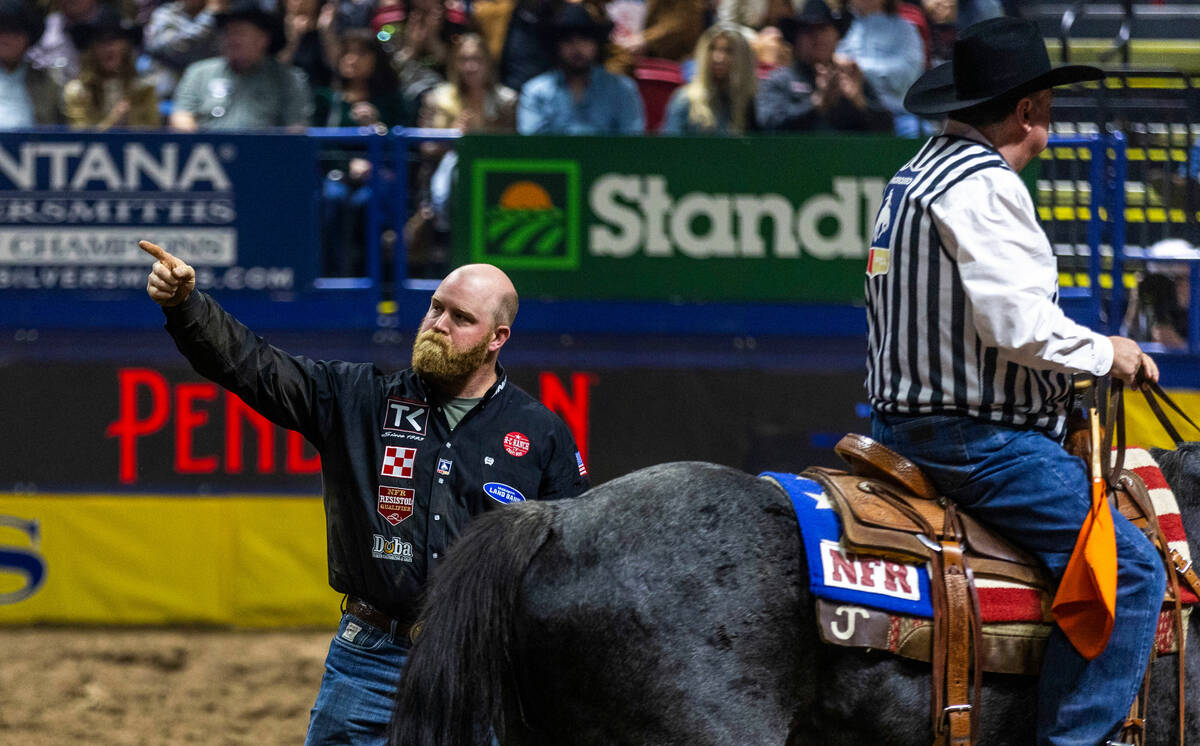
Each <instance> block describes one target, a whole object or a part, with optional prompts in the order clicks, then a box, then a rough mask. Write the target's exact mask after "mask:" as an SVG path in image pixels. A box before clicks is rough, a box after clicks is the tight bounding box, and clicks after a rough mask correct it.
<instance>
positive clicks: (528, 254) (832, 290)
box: [0, 130, 1200, 627]
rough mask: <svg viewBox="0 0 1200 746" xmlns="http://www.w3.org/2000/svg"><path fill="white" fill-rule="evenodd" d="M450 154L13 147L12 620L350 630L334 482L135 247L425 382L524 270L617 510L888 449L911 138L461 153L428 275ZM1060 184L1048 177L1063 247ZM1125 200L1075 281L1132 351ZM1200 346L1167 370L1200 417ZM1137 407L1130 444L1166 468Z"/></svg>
mask: <svg viewBox="0 0 1200 746" xmlns="http://www.w3.org/2000/svg"><path fill="white" fill-rule="evenodd" d="M450 136H452V135H448V134H445V133H441V134H439V133H436V132H430V131H405V130H396V131H394V132H391V133H388V134H386V135H380V134H377V133H376V134H370V133H361V132H358V131H357V130H333V131H331V130H313V131H310V132H309V133H307V134H288V135H284V134H279V135H258V134H256V135H250V134H245V135H239V134H229V135H194V136H192V135H181V134H137V135H133V134H121V133H79V132H65V131H37V132H11V133H4V134H0V401H2V402H3V406H2V410H3V414H4V417H3V421H4V427H3V428H0V623H2V624H9V625H21V624H29V623H43V622H49V623H87V624H107V625H124V624H129V625H144V624H179V623H199V624H211V625H231V624H237V625H240V626H251V627H264V626H313V625H318V626H332V625H333V624H335V623H336V621H337V609H338V599H337V597H336V595H335V594H334V592H333V591H332V590H330V588H329V587H328V585H327V584H326V570H325V566H326V565H325V556H324V553H325V539H324V519H323V513H322V506H321V500H320V460H319V457H318V456H317V454H316V453H315V451H314V449H313V448H312V447H311V446H310V445H309V444H308V443H306V442H305V441H304V440H303V438H301V437H300V435H299V434H297V433H295V432H290V431H284V430H282V429H280V428H278V427H277V426H275V425H272V424H270V423H268V422H267V421H266V420H264V419H263V418H262V417H261V416H259V415H258V414H256V413H255V412H253V411H252V410H250V409H249V408H248V407H247V406H246V405H245V404H244V403H243V402H242V401H241V400H239V399H238V398H237V397H236V396H234V395H232V394H230V393H227V392H225V391H224V390H222V389H220V388H219V387H217V386H216V385H215V384H213V383H211V382H208V381H206V380H204V379H202V378H200V377H199V376H198V375H197V374H195V373H194V372H192V371H191V369H190V368H189V367H188V366H187V365H186V363H185V362H184V361H183V359H182V357H181V356H180V355H179V354H178V353H177V352H176V350H175V349H174V345H173V344H172V342H171V340H170V338H169V337H168V336H167V334H166V333H165V332H164V331H163V330H162V323H163V318H162V314H161V312H160V311H159V309H158V308H157V307H156V306H155V304H154V303H153V302H151V301H150V300H149V299H148V298H147V297H146V295H145V290H144V287H145V280H146V273H147V270H148V267H149V262H148V261H147V258H146V256H145V255H144V254H143V253H142V252H140V251H139V249H138V248H137V241H138V240H139V239H148V240H151V241H154V242H156V243H158V244H160V245H162V246H164V247H166V248H167V249H168V250H169V251H171V252H173V253H175V254H177V255H179V256H180V257H182V258H183V259H185V260H186V261H188V262H190V263H191V264H193V265H194V266H195V267H196V268H197V271H198V276H199V279H198V282H199V285H200V287H201V288H202V289H205V290H207V291H208V292H211V293H212V294H213V296H214V297H216V298H217V299H218V300H219V301H220V302H221V303H222V305H224V306H225V307H226V308H228V309H230V310H231V311H232V312H233V313H234V314H235V315H237V316H238V317H239V318H240V319H242V320H243V321H244V322H245V323H247V325H248V326H250V327H251V328H252V329H254V330H255V331H256V332H258V333H259V334H261V335H262V336H264V337H265V338H266V339H268V340H269V341H271V342H272V343H273V344H275V345H277V346H279V347H282V348H283V349H286V350H288V351H289V352H293V353H299V354H305V355H309V356H312V357H316V358H324V359H334V358H338V359H347V360H371V361H375V362H376V363H377V364H378V365H379V367H381V368H384V369H390V368H402V367H406V366H407V365H408V362H409V353H410V349H411V344H412V338H413V333H414V331H415V329H416V327H417V324H418V322H419V320H420V317H421V315H422V313H423V312H424V309H425V306H426V304H427V303H428V299H429V295H430V293H431V291H432V289H433V287H435V285H436V279H437V278H438V277H440V276H441V274H442V273H444V272H445V271H446V268H447V267H449V266H452V265H455V264H462V263H466V262H491V263H494V264H496V265H498V266H500V267H501V268H503V269H504V270H505V271H507V272H508V273H509V274H510V276H511V277H512V278H513V280H514V282H515V284H516V286H517V288H518V290H519V292H520V293H521V310H520V313H519V315H518V318H517V321H516V324H515V326H514V334H513V337H512V340H511V342H510V343H509V344H508V345H507V346H506V347H505V349H504V352H503V354H502V355H501V362H502V363H503V364H504V365H505V366H506V367H507V369H508V370H509V373H510V375H511V377H512V379H513V380H514V381H515V382H516V383H517V384H518V385H520V386H521V387H522V388H524V389H525V390H527V391H529V392H530V393H531V394H533V395H535V396H538V397H540V398H541V400H542V401H543V402H544V403H545V404H546V405H547V406H548V407H549V408H550V409H552V410H553V411H555V412H557V413H558V414H559V415H560V416H562V418H563V420H564V421H565V422H566V423H567V425H568V426H569V427H570V428H571V430H572V432H573V434H574V436H575V440H576V442H577V443H578V444H579V446H580V451H581V454H582V456H583V459H584V462H585V468H586V469H587V470H588V471H589V472H590V475H591V478H592V480H593V483H594V484H598V483H602V482H604V481H606V480H608V479H611V478H613V477H615V476H618V475H621V474H624V473H627V472H629V471H631V470H634V469H636V468H639V467H643V466H647V465H650V464H654V463H659V462H664V461H672V460H693V459H694V460H707V461H713V462H718V463H723V464H728V465H731V466H734V467H737V468H740V469H744V470H746V471H749V472H752V473H753V472H758V471H762V470H767V469H770V470H776V471H786V470H799V469H802V468H804V467H805V466H808V465H820V464H823V465H835V462H836V457H835V456H833V454H832V450H831V449H832V446H833V444H834V443H835V442H836V441H837V440H838V439H839V438H840V437H841V435H842V434H844V433H846V432H851V431H858V432H864V431H867V430H868V429H869V424H868V422H867V421H866V419H865V418H866V415H867V405H866V402H865V395H864V391H863V386H862V380H863V376H864V368H865V363H864V354H865V341H864V332H865V319H864V318H863V311H862V288H863V277H864V269H865V262H866V247H867V245H868V243H869V240H870V235H871V232H872V230H873V226H874V221H875V215H876V212H877V211H878V208H879V206H880V202H881V197H882V194H883V188H884V185H885V183H886V181H887V179H888V178H889V177H890V175H891V174H892V173H894V171H895V170H896V169H897V167H898V166H899V165H901V164H902V163H903V162H904V160H905V159H906V158H907V157H908V155H909V154H910V153H911V151H912V146H913V143H912V141H911V140H899V139H894V138H890V137H850V136H844V137H820V136H794V137H786V138H784V137H780V138H772V137H760V138H753V139H749V138H729V139H721V140H718V141H714V140H711V139H688V138H665V137H658V138H630V139H620V138H590V137H579V138H556V137H546V138H536V139H534V138H520V137H503V136H495V137H487V136H471V137H467V138H463V139H462V140H460V141H459V142H458V143H457V144H456V145H457V148H456V149H457V154H458V156H457V157H458V174H457V182H456V185H455V189H454V198H453V201H452V204H451V210H450V215H451V225H450V231H449V239H448V240H449V249H448V253H447V254H446V255H445V256H444V257H443V259H442V263H441V264H440V265H439V264H438V263H437V261H433V262H425V263H423V264H420V265H419V266H418V262H417V261H415V255H414V257H410V256H409V253H408V251H407V247H406V238H407V237H406V235H405V231H404V230H403V227H404V225H405V223H406V222H407V221H408V220H409V217H410V215H411V213H412V204H411V203H412V199H411V196H410V192H411V190H410V189H409V183H410V180H411V177H412V174H411V173H409V170H410V169H409V153H410V147H411V146H412V145H413V144H414V143H416V142H417V141H418V140H420V139H422V138H431V137H450ZM1113 145H1114V143H1112V142H1099V143H1098V145H1097V147H1092V146H1091V145H1089V143H1087V142H1083V141H1080V142H1075V141H1067V140H1063V141H1062V142H1060V143H1059V146H1058V147H1057V148H1052V149H1051V151H1050V153H1051V156H1052V157H1062V156H1063V155H1064V153H1065V154H1067V155H1071V154H1077V155H1078V160H1080V161H1081V162H1082V161H1086V160H1087V159H1088V155H1087V154H1093V155H1095V156H1096V157H1099V158H1106V157H1111V156H1112V155H1113V153H1114V152H1116V151H1117V150H1119V148H1115V147H1113ZM1056 151H1057V155H1055V153H1056ZM331 153H333V155H331ZM347 153H351V154H358V155H362V156H364V157H367V158H368V159H370V160H371V161H372V164H373V166H374V168H373V172H372V182H371V184H372V187H373V188H374V192H373V194H372V195H371V197H370V199H369V201H368V204H367V205H366V209H365V212H363V213H361V214H360V215H359V218H360V219H361V220H362V221H363V225H364V226H365V230H364V231H363V233H365V234H366V235H365V237H363V238H362V244H361V246H358V247H357V250H358V251H359V252H360V254H361V261H360V262H359V263H358V265H357V267H356V268H355V271H353V272H351V273H350V274H346V273H344V272H343V273H342V274H339V275H337V276H323V274H322V272H323V268H327V267H329V266H331V264H336V262H333V263H331V262H328V261H323V252H326V254H327V253H328V252H329V251H331V250H333V249H331V247H329V246H327V245H324V246H323V245H322V225H321V224H320V215H321V214H322V207H323V203H322V193H323V190H322V184H323V182H324V180H326V179H328V178H329V173H330V171H329V160H330V158H337V157H344V156H345V155H346V154H347ZM1052 166H1053V164H1050V163H1047V162H1045V161H1043V162H1042V163H1040V164H1034V167H1031V169H1030V170H1029V173H1027V174H1025V175H1026V176H1027V177H1028V179H1029V184H1030V187H1031V190H1032V191H1033V192H1034V194H1035V197H1036V198H1037V199H1038V202H1039V205H1040V206H1044V209H1043V217H1044V218H1046V217H1049V218H1061V217H1062V215H1061V214H1060V212H1061V211H1060V212H1055V208H1056V207H1058V206H1060V205H1059V204H1058V203H1056V202H1054V200H1055V194H1054V189H1053V188H1050V189H1047V188H1046V184H1050V185H1051V187H1053V186H1054V185H1055V184H1057V182H1051V181H1048V180H1047V179H1045V178H1043V177H1044V175H1045V174H1042V173H1039V172H1038V168H1039V167H1040V168H1042V169H1046V168H1050V167H1052ZM1112 174H1113V171H1112V170H1111V169H1110V170H1109V171H1107V172H1105V173H1102V174H1100V176H1101V178H1104V179H1109V180H1110V181H1111V179H1112V178H1113V177H1112ZM1082 178H1083V179H1086V178H1088V177H1087V175H1086V174H1085V175H1084V176H1083V177H1082ZM1122 186H1123V185H1120V184H1118V185H1117V188H1118V189H1120V188H1121V187H1122ZM1103 189H1104V186H1103V185H1102V184H1099V185H1096V186H1094V187H1093V188H1092V191H1091V195H1092V197H1091V199H1092V200H1093V202H1094V203H1095V204H1094V205H1093V206H1094V207H1095V208H1096V209H1095V213H1096V215H1095V219H1096V221H1098V222H1097V224H1096V225H1093V226H1092V228H1093V229H1094V230H1093V232H1092V233H1090V234H1089V235H1091V236H1092V238H1093V239H1094V240H1093V241H1092V244H1091V246H1092V251H1091V252H1090V255H1088V253H1087V251H1086V249H1087V246H1086V245H1084V246H1082V249H1081V245H1082V244H1084V243H1085V242H1084V241H1080V242H1079V244H1075V245H1072V246H1070V247H1068V248H1069V250H1067V251H1064V252H1063V253H1064V258H1063V263H1064V264H1063V283H1062V284H1063V285H1064V288H1063V297H1064V305H1065V306H1066V307H1067V308H1068V310H1069V312H1070V313H1072V315H1074V316H1076V317H1077V318H1079V319H1080V320H1081V321H1085V322H1088V323H1093V324H1098V325H1100V326H1107V327H1108V328H1110V329H1111V330H1112V331H1111V332H1110V333H1115V331H1117V329H1118V327H1119V325H1120V324H1121V323H1122V319H1123V318H1125V316H1126V315H1127V314H1124V313H1122V312H1121V310H1120V309H1116V310H1114V308H1115V304H1116V302H1118V301H1121V302H1128V301H1127V300H1126V299H1125V298H1124V297H1123V296H1122V294H1121V290H1122V289H1125V288H1127V287H1128V286H1129V285H1130V283H1131V282H1136V277H1135V275H1136V273H1137V272H1139V271H1141V269H1140V265H1138V264H1137V263H1136V261H1135V260H1134V259H1130V256H1133V255H1134V252H1133V251H1132V247H1131V249H1130V252H1129V253H1128V254H1129V255H1128V256H1127V255H1126V254H1125V253H1124V251H1125V247H1124V246H1123V242H1124V236H1123V232H1122V231H1120V230H1118V228H1119V227H1118V226H1116V222H1117V221H1118V220H1119V219H1120V212H1121V210H1119V209H1115V208H1114V207H1113V206H1112V205H1105V206H1104V207H1105V208H1107V209H1102V204H1103V203H1102V202H1101V200H1100V195H1101V194H1102V192H1103ZM1121 191H1122V193H1123V191H1124V190H1123V189H1122V190H1121ZM1085 213H1086V214H1085ZM1105 213H1106V214H1105ZM1066 217H1067V218H1068V219H1072V220H1074V219H1076V218H1078V219H1080V220H1087V221H1091V220H1093V216H1092V214H1091V211H1087V210H1083V211H1082V212H1080V211H1078V210H1077V209H1076V207H1074V206H1072V207H1071V209H1070V211H1069V214H1068V215H1067V216H1066ZM1114 242H1115V243H1117V244H1121V245H1119V246H1118V248H1119V251H1117V252H1116V254H1117V255H1116V256H1114V252H1113V251H1112V248H1111V245H1112V244H1113V243H1114ZM1056 247H1058V243H1057V242H1056ZM343 249H344V247H343ZM1102 256H1103V261H1101V259H1102ZM325 258H328V257H327V256H326V257H325ZM426 258H427V257H426ZM1187 259H1188V257H1187V256H1186V255H1185V256H1182V258H1177V261H1180V262H1185V263H1186V261H1187ZM423 261H424V260H423ZM1072 262H1074V264H1072ZM1196 266H1197V265H1196V263H1195V262H1194V261H1193V262H1191V263H1190V264H1186V267H1187V268H1190V271H1191V272H1192V277H1193V278H1194V277H1195V268H1196ZM1127 275H1128V277H1127ZM1114 278H1115V279H1114ZM1131 278H1132V279H1131ZM1197 286H1200V283H1197V282H1195V281H1193V283H1192V292H1193V293H1195V291H1196V289H1197ZM1196 308H1197V304H1196V303H1194V302H1193V303H1192V313H1193V318H1195V316H1194V314H1195V311H1196ZM1192 326H1193V328H1192V329H1191V331H1192V334H1193V335H1195V334H1196V328H1195V327H1197V326H1200V324H1196V323H1193V324H1192ZM1191 342H1192V347H1191V348H1190V350H1189V349H1182V350H1177V351H1165V350H1164V351H1161V352H1162V353H1163V354H1161V355H1160V364H1161V365H1162V368H1163V382H1164V383H1165V384H1166V386H1167V387H1168V388H1169V389H1170V390H1171V391H1172V393H1173V394H1174V395H1175V396H1176V398H1177V399H1178V400H1179V401H1180V403H1181V404H1182V405H1183V406H1184V407H1185V408H1188V409H1190V410H1191V411H1193V412H1194V411H1197V410H1200V366H1198V365H1197V361H1198V358H1197V355H1196V353H1197V352H1198V351H1200V350H1197V349H1196V347H1195V344H1194V343H1195V340H1194V339H1192V340H1191ZM1151 349H1153V347H1151ZM1131 407H1132V409H1133V411H1132V413H1131V415H1130V418H1131V419H1130V441H1131V442H1133V443H1137V444H1140V445H1152V444H1162V445H1169V443H1168V442H1167V441H1166V436H1165V435H1163V434H1161V433H1159V432H1158V431H1157V425H1156V424H1155V422H1154V420H1153V418H1152V415H1151V414H1150V413H1149V412H1148V410H1146V409H1145V408H1144V407H1142V406H1141V402H1138V401H1132V402H1131Z"/></svg>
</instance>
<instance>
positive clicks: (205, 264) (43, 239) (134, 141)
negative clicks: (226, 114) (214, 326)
mask: <svg viewBox="0 0 1200 746" xmlns="http://www.w3.org/2000/svg"><path fill="white" fill-rule="evenodd" d="M316 162H317V147H316V143H315V141H314V140H312V139H311V138H307V137H305V136H303V135H283V134H270V135H266V134H215V133H214V134H200V135H184V134H177V133H165V132H164V133H158V132H138V133H136V134H135V133H99V132H71V131H63V130H56V131H52V132H43V131H22V132H3V133H0V291H6V292H8V291H17V292H20V293H22V294H25V295H29V296H30V297H31V298H46V297H48V296H51V295H52V296H53V297H54V298H55V299H56V300H58V301H62V300H68V299H72V298H73V299H84V298H89V299H100V298H102V299H105V300H122V299H131V298H135V297H136V298H137V299H139V300H144V299H145V295H144V293H145V286H146V271H147V269H148V268H149V265H150V262H151V260H150V258H149V257H148V256H146V255H145V254H144V253H143V252H142V251H141V250H139V249H138V247H137V242H138V240H139V239H147V240H150V241H153V242H155V243H157V244H159V245H161V246H163V247H164V248H166V249H167V250H168V251H170V252H171V253H173V254H175V255H176V256H179V257H181V258H182V259H184V260H185V261H187V262H189V263H190V264H192V265H193V266H194V267H195V268H196V273H197V284H198V285H199V286H200V287H201V288H203V289H207V290H219V291H221V295H222V297H224V298H230V297H231V296H237V295H243V294H244V295H247V296H249V295H250V294H253V295H254V296H260V297H261V296H264V295H269V296H273V297H275V298H276V299H284V298H290V297H294V294H296V293H301V294H302V293H304V292H305V291H307V290H310V289H311V287H312V284H313V279H314V278H315V277H316V276H317V273H318V260H319V256H320V238H319V237H320V233H319V231H318V224H317V209H316V206H317V199H318V183H317V171H316V166H315V164H316Z"/></svg>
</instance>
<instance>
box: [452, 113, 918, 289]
mask: <svg viewBox="0 0 1200 746" xmlns="http://www.w3.org/2000/svg"><path fill="white" fill-rule="evenodd" d="M920 144H921V143H920V142H919V141H917V140H904V139H899V138H893V137H880V136H849V135H839V136H816V135H796V136H789V137H747V138H682V137H629V138H621V137H512V136H486V135H481V136H469V137H464V138H463V139H462V140H460V141H459V143H458V153H459V165H458V168H459V173H458V182H457V187H456V189H457V192H456V202H455V212H454V241H455V261H456V263H460V264H461V263H464V262H468V261H472V262H489V263H491V264H495V265H497V266H499V267H501V268H503V269H504V270H505V271H506V272H508V273H509V274H510V275H511V276H512V277H513V280H514V281H515V282H516V284H517V286H518V287H520V288H521V292H522V294H523V295H525V296H528V297H545V298H559V299H629V300H668V301H675V300H681V301H709V300H712V301H783V302H788V301H807V302H820V303H856V304H857V303H861V302H862V293H863V290H862V288H863V273H864V271H865V268H866V261H867V247H868V245H869V243H870V239H871V234H872V231H873V229H874V222H875V215H876V213H877V212H878V209H879V205H880V201H881V199H882V196H883V189H884V186H885V185H886V184H887V181H888V180H889V179H890V178H891V177H892V175H893V174H894V173H895V172H896V170H897V169H898V168H899V167H900V166H902V165H903V164H904V163H905V162H906V161H907V160H908V159H909V158H910V157H912V155H913V154H914V153H915V152H916V150H917V149H918V148H919V147H920Z"/></svg>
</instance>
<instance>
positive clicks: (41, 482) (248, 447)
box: [0, 363, 1200, 626]
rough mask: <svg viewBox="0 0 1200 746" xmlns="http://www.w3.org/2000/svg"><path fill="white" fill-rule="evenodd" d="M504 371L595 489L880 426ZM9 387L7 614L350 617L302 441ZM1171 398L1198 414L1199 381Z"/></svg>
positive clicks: (683, 384) (212, 416)
mask: <svg viewBox="0 0 1200 746" xmlns="http://www.w3.org/2000/svg"><path fill="white" fill-rule="evenodd" d="M509 373H510V375H511V377H512V380H513V381H514V382H515V383H516V384H517V385H519V386H521V387H522V388H523V389H525V390H526V391H528V392H529V393H531V394H533V395H534V396H537V397H538V398H540V400H541V401H542V402H543V404H545V405H546V406H547V407H549V408H550V409H551V410H552V411H554V412H556V413H557V414H558V415H559V416H560V417H562V419H563V421H564V422H565V423H566V424H567V426H568V427H569V428H570V430H571V432H572V434H573V435H574V437H575V440H576V442H577V444H578V445H579V450H580V470H581V471H586V472H588V473H589V475H590V478H591V480H592V483H593V484H601V483H603V482H606V481H608V480H611V479H613V478H616V477H619V476H621V475H623V474H626V473H629V472H631V471H634V470H636V469H638V468H641V467H645V466H650V465H653V464H658V463H663V462H668V461H681V460H697V461H710V462H714V463H720V464H725V465H727V466H732V467H735V468H738V469H741V470H743V471H746V472H749V473H758V472H760V471H764V470H773V471H793V472H794V471H800V470H802V469H804V468H805V467H807V466H813V465H821V466H839V465H840V461H839V459H838V458H837V456H836V455H834V453H833V450H832V448H833V445H834V444H835V443H836V442H837V441H838V440H839V439H840V438H841V436H842V435H843V434H845V433H847V432H869V423H868V422H867V421H866V419H865V416H866V414H867V410H866V405H865V404H864V402H863V394H862V388H861V381H860V378H859V377H858V376H855V375H849V374H847V373H845V372H842V371H838V372H830V373H815V372H800V371H786V370H782V371H781V370H757V369H746V370H730V369H725V370H711V369H710V370H706V369H696V368H691V369H685V368H601V367H596V368H571V369H558V370H544V369H538V368H533V367H521V368H513V369H511V370H510V371H509ZM0 391H6V392H9V395H8V396H7V397H6V398H5V399H4V411H5V412H6V413H12V414H14V415H15V416H12V417H10V421H9V423H8V425H9V426H8V427H5V428H3V429H0V624H3V623H13V624H18V623H31V622H56V623H75V622H84V623H104V624H159V623H179V622H192V623H212V624H234V625H239V626H259V625H283V626H287V625H314V624H320V625H331V624H333V623H334V621H336V615H337V608H338V603H337V595H336V594H335V593H334V592H333V591H332V590H330V589H329V588H328V586H327V584H326V583H327V572H326V566H325V521H324V514H323V510H322V504H321V500H320V498H319V495H320V478H319V468H320V462H319V458H318V457H317V455H316V454H315V452H314V451H313V450H312V447H311V446H309V445H308V444H307V443H305V442H304V441H303V439H301V438H300V437H299V436H298V435H296V434H295V433H292V432H290V431H285V430H282V429H280V428H278V427H276V426H274V425H271V424H270V423H268V422H266V420H263V419H262V418H261V417H259V416H258V415H257V414H255V413H254V412H253V411H251V410H249V408H247V407H246V406H245V405H244V404H243V403H241V402H240V400H238V399H236V397H231V396H230V395H229V394H228V393H226V392H224V391H223V390H221V389H219V388H218V387H216V386H214V385H213V384H211V383H209V382H207V381H204V380H202V379H199V378H197V377H196V376H195V374H193V373H191V372H190V371H185V370H182V369H178V368H172V369H165V370H159V369H157V368H154V367H149V366H138V367H131V366H128V367H127V366H117V365H103V364H63V363H58V364H48V365H41V366H38V367H37V368H36V369H35V368H33V367H32V366H22V367H18V366H3V365H0ZM14 392H19V396H16V395H14ZM1171 393H1172V396H1173V397H1175V398H1176V400H1177V401H1178V402H1179V403H1180V405H1181V406H1183V407H1184V408H1185V409H1188V410H1190V411H1196V410H1197V409H1200V392H1197V391H1194V390H1192V391H1179V390H1172V392H1171ZM1128 417H1129V434H1128V439H1129V442H1130V443H1131V444H1138V445H1166V446H1169V445H1171V444H1170V442H1169V440H1168V439H1167V438H1166V436H1165V434H1164V433H1162V432H1161V428H1160V427H1159V426H1158V423H1157V422H1156V421H1155V420H1154V419H1153V417H1152V416H1151V415H1150V414H1149V412H1148V410H1147V408H1146V406H1145V403H1144V402H1143V401H1141V400H1140V399H1134V398H1131V399H1130V401H1129V406H1128ZM267 492H270V493H271V494H265V493H267ZM731 499H735V498H731ZM397 505H399V506H402V505H403V501H398V502H397ZM400 509H401V508H397V510H400Z"/></svg>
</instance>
